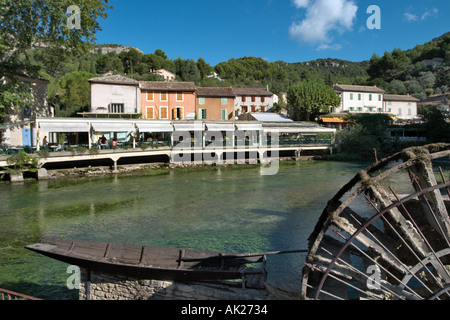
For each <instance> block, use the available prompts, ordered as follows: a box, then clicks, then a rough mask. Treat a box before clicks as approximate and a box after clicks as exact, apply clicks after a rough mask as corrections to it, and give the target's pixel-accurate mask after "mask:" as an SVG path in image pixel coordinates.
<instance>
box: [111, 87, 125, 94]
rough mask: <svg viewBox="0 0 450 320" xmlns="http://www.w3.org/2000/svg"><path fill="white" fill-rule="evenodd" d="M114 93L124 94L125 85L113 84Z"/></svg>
mask: <svg viewBox="0 0 450 320" xmlns="http://www.w3.org/2000/svg"><path fill="white" fill-rule="evenodd" d="M112 94H113V95H116V96H121V95H123V87H120V86H113V87H112Z"/></svg>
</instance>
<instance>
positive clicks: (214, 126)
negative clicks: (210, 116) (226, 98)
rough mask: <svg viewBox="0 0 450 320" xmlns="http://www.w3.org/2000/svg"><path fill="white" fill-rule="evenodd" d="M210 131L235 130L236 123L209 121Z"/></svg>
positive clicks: (207, 126)
mask: <svg viewBox="0 0 450 320" xmlns="http://www.w3.org/2000/svg"><path fill="white" fill-rule="evenodd" d="M206 128H207V129H208V130H209V131H234V123H207V124H206Z"/></svg>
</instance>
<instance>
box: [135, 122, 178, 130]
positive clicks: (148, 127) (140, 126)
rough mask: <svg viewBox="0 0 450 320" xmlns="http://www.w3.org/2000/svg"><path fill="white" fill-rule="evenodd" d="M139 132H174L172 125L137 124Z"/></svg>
mask: <svg viewBox="0 0 450 320" xmlns="http://www.w3.org/2000/svg"><path fill="white" fill-rule="evenodd" d="M136 127H137V128H138V129H139V132H173V126H172V125H171V124H170V123H139V122H137V123H136Z"/></svg>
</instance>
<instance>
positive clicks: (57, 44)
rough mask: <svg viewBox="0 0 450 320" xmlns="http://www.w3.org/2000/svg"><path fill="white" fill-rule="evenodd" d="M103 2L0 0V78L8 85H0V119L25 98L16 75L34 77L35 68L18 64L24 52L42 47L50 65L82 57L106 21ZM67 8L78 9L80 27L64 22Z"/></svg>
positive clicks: (98, 0) (68, 15) (28, 64)
mask: <svg viewBox="0 0 450 320" xmlns="http://www.w3.org/2000/svg"><path fill="white" fill-rule="evenodd" d="M107 2H108V1H107V0H91V1H83V0H73V1H69V2H68V1H66V0H0V30H1V34H0V79H1V80H2V81H4V82H7V83H8V85H6V86H0V117H1V116H2V115H4V113H5V111H6V110H7V109H8V108H10V107H13V108H17V107H18V106H19V105H21V104H23V103H24V102H25V100H26V99H24V98H23V95H24V93H26V91H27V88H26V87H25V88H24V87H23V86H21V85H20V83H19V81H18V80H17V79H16V75H18V74H26V75H28V76H31V77H36V76H37V74H38V71H39V70H40V67H39V66H36V65H32V64H30V63H29V62H27V61H22V60H21V59H20V56H21V54H22V53H24V52H25V51H26V50H29V49H32V48H36V47H39V48H42V50H43V51H44V52H47V53H48V54H47V55H45V56H46V57H51V59H52V64H57V63H59V62H62V61H64V60H65V59H66V58H67V57H69V56H80V55H83V54H86V53H87V52H88V51H89V49H90V47H91V45H92V44H93V43H94V41H95V34H96V32H97V31H99V30H100V29H101V28H100V25H99V23H98V21H97V20H98V19H99V18H106V17H107V13H106V10H107V9H109V8H111V6H109V5H108V4H107ZM70 5H76V6H78V8H79V9H80V24H81V25H80V28H71V25H69V24H68V23H67V22H68V20H69V18H71V15H70V14H67V13H66V12H67V9H68V7H69V6H70Z"/></svg>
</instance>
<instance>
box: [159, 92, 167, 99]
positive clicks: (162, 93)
mask: <svg viewBox="0 0 450 320" xmlns="http://www.w3.org/2000/svg"><path fill="white" fill-rule="evenodd" d="M160 95H161V101H167V92H161V94H160Z"/></svg>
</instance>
